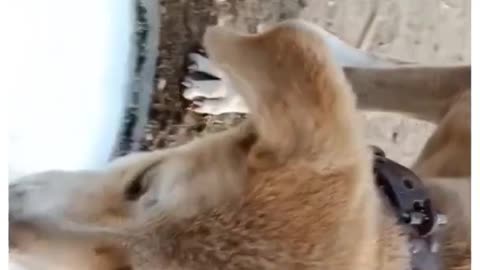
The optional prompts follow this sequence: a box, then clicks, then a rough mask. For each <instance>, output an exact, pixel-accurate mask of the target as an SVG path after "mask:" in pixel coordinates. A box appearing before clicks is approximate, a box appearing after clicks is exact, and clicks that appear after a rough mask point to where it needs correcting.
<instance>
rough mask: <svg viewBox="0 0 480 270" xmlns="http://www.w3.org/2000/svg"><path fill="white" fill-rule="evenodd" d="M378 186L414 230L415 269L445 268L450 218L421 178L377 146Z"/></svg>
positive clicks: (412, 264)
mask: <svg viewBox="0 0 480 270" xmlns="http://www.w3.org/2000/svg"><path fill="white" fill-rule="evenodd" d="M372 148H373V151H374V154H375V162H374V169H373V170H374V174H375V179H376V185H377V187H378V188H379V189H380V190H381V191H382V192H383V194H384V195H385V196H384V197H386V198H387V200H388V201H389V203H390V205H391V208H392V209H393V210H394V212H395V215H396V216H397V217H398V220H399V222H400V223H401V224H404V225H405V226H407V229H408V231H409V232H410V246H411V249H410V251H411V258H412V261H411V267H412V270H441V269H442V267H441V263H440V262H441V260H440V254H439V253H440V250H439V244H440V239H439V236H440V234H441V230H440V229H441V228H442V227H443V226H444V225H445V224H446V223H447V218H446V216H445V215H442V214H440V213H438V212H437V211H435V209H434V207H433V205H432V202H431V200H430V199H429V197H428V193H427V190H426V188H425V186H424V185H423V183H422V181H421V180H420V178H418V176H417V175H415V173H414V172H412V171H411V170H410V169H408V168H406V167H404V166H402V165H400V164H398V163H397V162H395V161H393V160H391V159H388V158H387V157H386V155H385V152H384V151H383V150H382V149H380V148H379V147H376V146H373V147H372Z"/></svg>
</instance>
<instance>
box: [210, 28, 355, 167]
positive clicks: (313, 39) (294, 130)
mask: <svg viewBox="0 0 480 270" xmlns="http://www.w3.org/2000/svg"><path fill="white" fill-rule="evenodd" d="M204 45H205V48H206V50H207V53H208V54H209V56H210V57H211V58H212V60H213V61H214V62H216V63H217V64H218V65H219V66H220V67H221V68H222V69H224V71H225V72H227V73H228V75H229V77H230V78H231V79H232V83H233V84H235V88H236V89H238V91H239V92H240V94H241V95H242V96H243V98H244V99H245V101H246V103H247V106H248V107H249V111H250V112H251V114H250V117H251V118H252V120H253V122H254V125H255V127H256V129H257V131H258V137H259V138H258V140H259V143H258V144H257V150H259V149H261V150H259V154H260V156H261V155H264V156H268V158H269V159H271V158H274V159H277V161H279V162H282V161H285V159H287V158H293V157H298V156H302V157H305V158H312V157H313V156H315V157H316V156H318V155H319V154H320V153H322V155H324V154H331V155H342V156H344V155H348V154H349V153H348V151H342V149H350V148H351V146H352V145H354V144H355V143H356V139H355V138H356V137H358V136H357V133H358V126H357V123H358V121H356V120H357V119H356V117H355V98H354V95H353V92H352V91H351V89H350V86H349V84H348V83H347V81H346V79H345V77H344V74H343V72H342V71H341V69H340V68H339V67H337V66H336V65H335V64H334V63H333V61H332V60H331V59H330V58H331V57H330V54H329V51H328V48H327V46H326V45H325V44H324V41H323V40H322V37H321V35H318V34H316V33H315V30H313V29H312V26H311V25H309V24H306V23H304V22H300V21H287V22H284V23H281V24H278V25H277V26H275V27H273V28H271V29H269V30H268V31H266V32H264V33H261V34H258V35H251V36H246V35H240V34H236V33H234V32H231V31H229V30H226V29H224V28H222V27H213V28H209V29H208V30H207V32H206V34H205V37H204ZM322 158H326V159H327V160H328V159H334V158H335V157H334V156H331V157H328V156H324V157H322ZM337 159H338V156H337Z"/></svg>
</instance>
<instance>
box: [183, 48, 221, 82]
mask: <svg viewBox="0 0 480 270" xmlns="http://www.w3.org/2000/svg"><path fill="white" fill-rule="evenodd" d="M188 60H189V62H190V64H189V65H188V71H189V73H194V72H202V73H205V74H208V75H211V76H214V77H217V78H221V77H222V71H221V70H220V69H219V68H217V67H216V66H215V64H213V63H212V61H210V59H208V58H207V57H205V56H203V55H202V54H200V53H190V54H189V55H188Z"/></svg>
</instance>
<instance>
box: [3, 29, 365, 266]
mask: <svg viewBox="0 0 480 270" xmlns="http://www.w3.org/2000/svg"><path fill="white" fill-rule="evenodd" d="M205 46H206V49H207V51H208V54H209V55H210V56H211V57H212V59H213V60H214V61H216V62H217V63H218V64H219V65H220V66H221V67H222V68H224V69H225V70H226V72H227V73H228V74H229V76H232V77H233V81H234V83H235V84H237V87H236V88H238V89H239V90H240V91H241V93H240V94H241V95H242V96H243V98H244V99H245V101H246V103H247V105H248V106H249V108H250V111H251V115H250V119H249V120H248V122H246V123H244V125H242V126H240V127H238V128H236V129H233V130H230V131H227V132H224V133H219V134H215V135H210V136H208V137H205V138H201V139H198V140H197V141H193V142H191V143H189V144H187V145H184V146H180V147H176V148H172V149H167V150H161V151H157V152H151V153H143V154H131V155H129V156H127V157H125V158H121V159H119V160H117V161H115V162H113V164H111V166H109V167H108V168H106V169H105V170H102V171H97V172H48V173H43V174H38V175H34V176H31V177H29V178H30V179H27V180H25V181H21V182H20V184H16V185H13V186H11V187H10V218H11V222H13V223H11V224H15V223H17V222H26V223H32V224H34V225H36V226H39V227H42V229H44V230H48V229H50V230H51V231H54V232H55V231H57V232H58V231H77V232H79V233H82V232H83V233H87V234H88V233H89V232H96V233H97V234H96V235H101V234H102V233H106V234H108V233H112V232H120V235H121V234H122V233H123V234H126V235H127V236H132V234H133V235H135V233H137V232H139V231H138V230H145V229H147V227H148V226H150V225H152V224H153V225H152V226H153V227H155V229H156V232H157V229H158V228H159V227H160V228H161V227H168V225H169V224H174V225H175V224H176V222H179V220H182V219H188V218H196V222H197V224H198V223H200V224H202V226H203V227H205V228H207V229H205V230H203V232H202V233H206V232H205V231H207V232H208V234H209V235H210V236H211V237H214V236H213V234H215V233H214V232H213V230H214V229H213V228H210V227H209V226H212V227H215V230H216V233H217V234H222V236H219V237H217V238H215V239H216V240H212V241H224V242H225V245H234V247H233V248H237V249H239V248H240V246H242V245H243V244H242V243H241V240H239V241H240V242H238V243H237V242H234V244H232V243H231V242H229V241H228V238H229V237H230V236H229V232H230V231H236V232H238V231H241V230H254V229H255V228H257V227H258V228H261V230H262V232H261V233H258V232H256V233H253V232H252V233H246V234H245V235H250V236H252V237H253V235H257V236H258V237H267V235H268V234H271V237H270V238H272V237H273V238H276V239H277V240H276V241H280V242H282V241H283V240H282V239H281V238H282V237H285V238H289V239H290V240H291V241H292V242H291V243H293V244H295V245H297V244H298V245H302V243H303V242H302V241H304V242H309V243H310V244H311V243H314V244H315V243H318V241H319V239H317V238H318V236H319V235H320V233H317V231H316V230H317V229H315V228H323V227H322V226H320V227H319V226H317V225H318V223H321V221H318V220H317V219H316V218H315V217H316V215H319V216H321V217H322V218H324V219H328V220H336V219H337V218H338V217H337V216H338V214H337V213H336V212H335V211H331V209H330V208H329V207H326V205H327V206H328V205H336V206H335V208H339V207H340V208H341V207H346V206H345V205H346V203H345V199H344V198H345V196H347V195H346V194H354V193H352V191H351V190H353V189H354V188H356V187H357V186H359V185H360V184H358V183H361V182H359V181H353V180H351V179H350V178H352V177H354V178H357V177H368V176H369V173H370V169H369V167H368V162H364V161H362V160H365V158H364V155H365V153H366V147H364V145H362V144H361V143H360V141H359V140H360V139H359V138H360V135H359V132H358V126H357V125H355V120H354V119H355V115H354V98H353V95H352V93H351V91H350V89H349V86H348V85H347V83H346V81H345V78H344V77H343V74H342V73H341V72H340V71H339V69H338V68H336V66H335V65H334V64H333V63H332V62H331V61H330V59H329V54H328V51H327V50H326V47H325V45H324V44H323V43H322V40H321V39H319V38H317V37H316V36H314V35H312V33H311V31H310V30H309V28H308V27H305V25H304V23H300V22H288V23H284V24H280V25H279V26H277V27H274V28H272V29H271V30H268V31H266V32H265V33H263V34H260V35H257V36H248V37H247V36H243V35H239V34H235V33H231V32H228V31H226V30H225V29H219V28H211V29H210V30H208V31H207V33H206V35H205ZM250 123H252V125H250ZM365 165H366V166H365ZM362 168H363V169H362ZM365 168H366V169H365ZM365 172H368V173H365ZM323 178H325V179H330V180H328V181H323V180H322V179H323ZM336 179H340V180H341V182H340V184H338V183H337V182H335V185H328V183H331V182H334V181H336ZM345 179H347V180H348V181H347V180H345ZM322 192H326V193H325V196H324V195H322V194H321V193H322ZM355 194H356V193H355ZM352 196H353V195H352ZM355 196H356V195H355ZM324 197H326V198H328V200H329V203H328V204H323V203H322V200H323V199H322V198H324ZM304 202H307V203H312V205H311V206H309V207H300V205H302V204H303V203H304ZM235 203H244V204H243V207H239V208H236V210H235V211H240V210H239V209H243V210H241V211H245V213H243V216H244V217H245V219H253V220H252V222H246V221H245V222H243V221H238V220H237V221H234V219H238V218H240V217H239V216H242V215H239V214H232V213H230V212H221V211H217V212H215V211H211V212H210V215H211V216H208V218H207V217H206V218H204V219H202V213H204V211H207V210H208V209H225V206H226V205H229V204H235ZM257 206H258V207H261V208H262V207H263V208H262V209H263V210H261V211H263V213H268V215H271V216H270V217H266V216H265V215H263V216H262V217H261V219H265V220H266V219H271V220H270V221H265V220H260V221H259V220H255V218H256V216H255V215H252V214H253V213H256V212H258V211H257V208H256V207H257ZM267 209H268V211H267ZM297 210H298V211H297ZM336 210H338V209H336ZM212 212H214V213H212ZM340 213H341V214H342V212H341V211H340ZM222 215H223V216H228V218H223V216H222ZM289 215H291V216H289ZM218 220H220V221H218ZM217 221H218V223H217ZM257 221H258V222H259V224H258V226H256V225H252V224H256V222H257ZM329 222H330V221H328V222H327V223H329ZM213 223H215V224H216V225H215V226H213V225H212V224H213ZM65 224H67V225H68V226H66V225H65ZM245 224H246V225H245ZM279 224H281V226H279ZM270 225H271V226H270ZM188 226H190V225H188ZM223 226H224V227H225V228H224V227H223ZM236 226H240V227H241V228H240V227H239V228H237V227H236ZM242 226H244V227H242ZM334 227H335V226H333V227H331V228H334ZM306 228H311V230H307V229H306ZM199 230H200V229H199ZM321 230H323V229H321ZM187 231H188V230H187ZM280 231H282V232H280ZM170 232H171V230H170ZM140 233H141V232H140ZM196 233H197V232H189V233H184V234H183V235H182V237H184V238H188V237H194V236H193V235H195V234H196ZM200 233H201V232H198V234H200ZM113 234H115V233H113ZM170 235H172V234H170ZM173 235H176V234H173ZM179 237H180V236H179ZM187 240H188V239H187ZM187 240H185V241H186V242H185V245H188V244H191V243H194V241H193V242H191V241H187ZM290 240H289V241H290ZM258 241H260V240H258ZM262 241H263V240H262ZM258 243H260V242H258ZM265 243H266V242H262V244H260V246H261V247H262V248H263V250H262V252H264V253H266V252H267V251H265V250H271V251H272V252H273V251H274V250H278V247H279V244H278V242H277V243H275V244H272V245H270V244H265ZM310 244H309V245H310ZM193 245H194V246H195V245H197V244H193ZM198 245H199V246H201V245H200V244H198ZM199 246H195V248H193V249H188V252H193V253H195V254H191V256H193V257H194V258H197V256H200V255H199V254H201V253H202V252H203V251H205V250H202V249H201V247H199ZM267 247H268V248H267ZM299 247H300V246H299ZM177 248H179V247H178V246H177ZM242 248H246V249H251V250H249V251H245V252H247V253H248V254H253V253H255V252H256V251H253V250H255V249H256V247H255V245H254V244H250V243H248V244H247V243H245V245H243V247H242ZM291 249H295V247H291ZM186 250H187V249H186ZM298 250H300V251H302V252H303V251H305V250H310V249H301V248H299V249H298ZM176 252H180V253H181V251H180V250H176ZM205 252H207V253H208V252H210V251H209V250H207V251H205ZM212 252H213V251H212ZM219 252H221V251H219ZM227 252H229V251H227ZM252 252H253V253H252ZM295 252H296V251H295ZM316 252H317V251H316ZM233 253H235V252H233ZM247 253H246V254H247ZM208 254H209V255H208V256H214V255H212V254H211V253H208ZM292 254H293V253H292ZM172 256H173V255H172ZM179 256H184V255H179ZM185 256H186V257H185V258H187V257H189V256H190V255H185ZM292 256H293V255H292ZM299 256H300V255H299ZM227 257H228V256H227ZM240 257H241V258H239V259H242V260H243V258H244V259H245V261H244V263H247V264H248V263H250V262H251V261H250V259H249V258H247V257H248V256H247V257H242V256H240ZM221 258H225V256H223V257H222V255H219V257H218V258H216V259H215V260H213V259H212V261H216V260H223V259H221ZM211 263H213V262H211ZM253 268H256V267H253Z"/></svg>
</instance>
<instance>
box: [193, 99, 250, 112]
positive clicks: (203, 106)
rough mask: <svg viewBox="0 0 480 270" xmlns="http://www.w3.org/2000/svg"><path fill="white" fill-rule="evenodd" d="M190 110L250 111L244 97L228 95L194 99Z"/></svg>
mask: <svg viewBox="0 0 480 270" xmlns="http://www.w3.org/2000/svg"><path fill="white" fill-rule="evenodd" d="M189 109H190V110H192V111H194V112H196V113H201V114H211V115H219V114H224V113H248V108H247V105H246V104H245V102H244V101H243V99H242V98H241V97H240V96H238V95H234V96H226V97H224V98H220V99H204V100H196V101H193V103H192V106H191V107H190V108H189Z"/></svg>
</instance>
